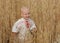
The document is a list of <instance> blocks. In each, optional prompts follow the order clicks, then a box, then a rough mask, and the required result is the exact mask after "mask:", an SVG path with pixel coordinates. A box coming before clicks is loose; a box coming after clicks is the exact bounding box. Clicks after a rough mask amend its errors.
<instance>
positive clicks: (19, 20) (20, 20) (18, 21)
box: [15, 18, 23, 24]
mask: <svg viewBox="0 0 60 43" xmlns="http://www.w3.org/2000/svg"><path fill="white" fill-rule="evenodd" d="M22 21H23V18H20V19H18V20H17V21H16V22H15V23H16V24H17V23H20V22H22Z"/></svg>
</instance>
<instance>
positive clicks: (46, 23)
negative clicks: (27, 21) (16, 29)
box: [0, 0, 60, 43]
mask: <svg viewBox="0 0 60 43" xmlns="http://www.w3.org/2000/svg"><path fill="white" fill-rule="evenodd" d="M22 6H27V7H29V8H30V14H31V18H32V19H33V20H34V21H35V23H36V26H37V38H36V40H35V43H60V0H0V43H13V39H12V36H11V34H12V32H11V30H12V26H13V24H14V23H15V22H16V21H17V20H18V19H20V18H21V12H20V9H21V7H22ZM17 43H18V42H17Z"/></svg>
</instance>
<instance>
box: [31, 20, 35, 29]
mask: <svg viewBox="0 0 60 43" xmlns="http://www.w3.org/2000/svg"><path fill="white" fill-rule="evenodd" d="M34 28H36V25H35V23H34V21H31V30H32V29H34Z"/></svg>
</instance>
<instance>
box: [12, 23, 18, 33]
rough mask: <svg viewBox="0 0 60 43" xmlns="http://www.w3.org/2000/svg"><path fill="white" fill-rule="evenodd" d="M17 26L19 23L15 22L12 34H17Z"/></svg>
mask: <svg viewBox="0 0 60 43" xmlns="http://www.w3.org/2000/svg"><path fill="white" fill-rule="evenodd" d="M18 24H19V22H16V23H15V24H14V25H13V27H12V32H16V33H17V32H19V29H18V27H17V26H18Z"/></svg>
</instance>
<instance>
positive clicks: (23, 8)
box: [21, 7, 29, 12]
mask: <svg viewBox="0 0 60 43" xmlns="http://www.w3.org/2000/svg"><path fill="white" fill-rule="evenodd" d="M21 11H22V12H28V11H29V8H27V7H22V8H21Z"/></svg>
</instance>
